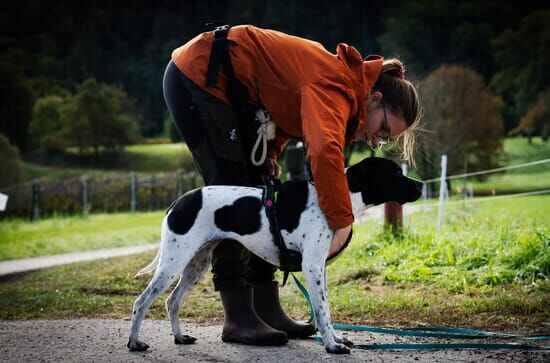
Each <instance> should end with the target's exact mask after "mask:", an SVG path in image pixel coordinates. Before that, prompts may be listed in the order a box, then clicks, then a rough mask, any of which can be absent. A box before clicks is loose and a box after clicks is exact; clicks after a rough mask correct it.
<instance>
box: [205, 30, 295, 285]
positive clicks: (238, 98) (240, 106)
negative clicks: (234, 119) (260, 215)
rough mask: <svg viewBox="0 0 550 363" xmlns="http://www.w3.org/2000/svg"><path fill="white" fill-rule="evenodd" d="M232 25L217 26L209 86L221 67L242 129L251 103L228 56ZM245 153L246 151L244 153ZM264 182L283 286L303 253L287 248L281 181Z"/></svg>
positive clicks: (207, 76)
mask: <svg viewBox="0 0 550 363" xmlns="http://www.w3.org/2000/svg"><path fill="white" fill-rule="evenodd" d="M230 28H231V27H230V26H229V25H222V26H218V27H217V28H216V29H214V31H213V37H214V40H213V42H212V48H211V50H210V58H209V60H208V70H207V73H206V87H212V86H215V85H216V84H217V83H218V74H219V71H220V67H222V69H223V72H224V74H225V76H226V78H227V89H226V95H227V98H228V99H229V101H230V102H231V104H232V105H233V107H234V108H235V109H236V111H237V114H238V117H239V122H240V123H241V129H242V130H245V129H247V124H246V123H247V122H249V121H250V117H249V116H250V106H251V105H250V104H249V102H248V90H247V88H246V87H245V86H244V85H243V84H242V83H241V82H240V81H239V80H238V79H237V77H235V72H234V70H233V65H232V64H231V57H230V55H229V46H230V44H229V41H228V40H227V35H228V34H229V29H230ZM245 154H246V153H245ZM262 181H263V183H264V184H265V189H264V194H263V204H264V206H265V212H266V215H267V219H268V221H269V230H270V232H271V235H272V236H273V242H274V243H275V245H276V246H277V248H278V249H279V260H280V262H281V266H280V269H281V270H282V271H283V272H284V278H283V285H285V284H286V281H287V279H288V274H289V272H291V271H301V270H302V255H301V254H300V253H299V252H296V251H292V250H289V249H287V248H286V245H285V242H284V240H283V236H282V235H281V230H280V228H279V223H278V221H277V215H276V213H275V192H276V190H277V187H278V185H280V183H281V182H280V181H279V180H277V179H275V178H273V177H272V176H266V175H262Z"/></svg>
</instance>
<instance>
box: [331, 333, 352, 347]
mask: <svg viewBox="0 0 550 363" xmlns="http://www.w3.org/2000/svg"><path fill="white" fill-rule="evenodd" d="M334 341H335V342H336V343H341V344H344V345H346V346H348V347H353V342H352V341H351V340H348V339H347V338H346V337H342V336H340V335H334Z"/></svg>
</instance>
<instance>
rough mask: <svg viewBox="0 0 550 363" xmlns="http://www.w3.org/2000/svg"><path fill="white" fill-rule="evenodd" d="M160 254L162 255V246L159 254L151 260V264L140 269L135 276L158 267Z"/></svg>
mask: <svg viewBox="0 0 550 363" xmlns="http://www.w3.org/2000/svg"><path fill="white" fill-rule="evenodd" d="M159 256H160V248H159V250H158V252H157V255H156V256H155V258H154V259H153V261H151V263H150V264H148V265H147V266H145V267H144V268H142V269H141V270H139V271H138V273H137V274H136V276H134V277H138V276H141V275H145V274H147V273H150V272H153V271H154V270H155V269H156V268H157V265H158V261H159Z"/></svg>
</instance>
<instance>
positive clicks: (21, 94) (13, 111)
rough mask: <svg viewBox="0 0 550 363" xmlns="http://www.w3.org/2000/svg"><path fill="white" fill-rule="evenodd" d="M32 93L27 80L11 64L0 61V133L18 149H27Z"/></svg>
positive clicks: (23, 150)
mask: <svg viewBox="0 0 550 363" xmlns="http://www.w3.org/2000/svg"><path fill="white" fill-rule="evenodd" d="M33 99H34V96H33V93H32V90H31V89H30V87H29V85H28V83H27V80H26V79H25V78H24V77H23V76H22V75H21V74H20V73H19V72H18V69H17V68H16V67H14V66H13V65H11V64H10V65H8V64H6V63H0V133H3V134H4V135H5V136H6V137H7V138H8V139H9V140H10V142H11V143H13V144H15V145H16V146H17V147H18V148H19V150H21V151H22V152H25V151H26V150H27V135H28V128H29V122H30V120H31V112H32V104H33Z"/></svg>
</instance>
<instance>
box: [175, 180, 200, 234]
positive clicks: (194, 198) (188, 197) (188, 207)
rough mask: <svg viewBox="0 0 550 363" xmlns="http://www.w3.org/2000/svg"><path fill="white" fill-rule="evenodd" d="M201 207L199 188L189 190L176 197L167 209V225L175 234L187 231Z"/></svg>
mask: <svg viewBox="0 0 550 363" xmlns="http://www.w3.org/2000/svg"><path fill="white" fill-rule="evenodd" d="M201 208H202V192H201V189H194V190H191V191H189V192H187V193H185V194H184V195H182V196H181V197H180V198H178V199H177V200H176V201H175V202H174V203H172V205H171V206H170V208H169V209H168V212H167V213H170V214H169V215H168V221H167V222H168V227H169V228H170V229H171V230H172V231H173V232H174V233H177V234H186V233H187V232H189V230H190V229H191V227H192V226H193V224H195V219H196V218H197V214H198V213H199V210H201Z"/></svg>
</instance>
